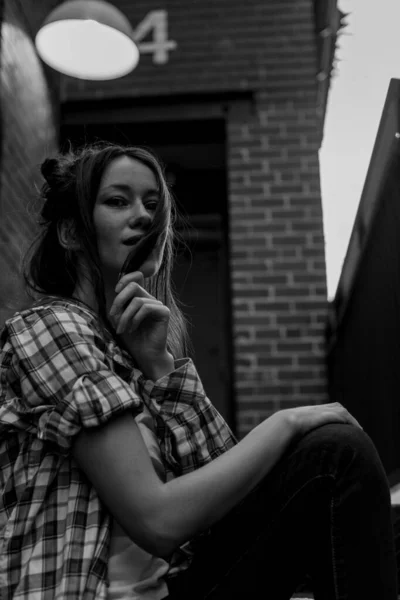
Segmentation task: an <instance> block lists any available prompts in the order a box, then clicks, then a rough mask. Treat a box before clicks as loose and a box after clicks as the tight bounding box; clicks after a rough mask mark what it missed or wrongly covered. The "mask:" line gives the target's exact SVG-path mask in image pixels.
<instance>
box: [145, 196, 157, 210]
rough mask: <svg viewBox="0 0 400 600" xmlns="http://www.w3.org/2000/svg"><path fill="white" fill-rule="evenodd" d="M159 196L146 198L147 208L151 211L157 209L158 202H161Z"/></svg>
mask: <svg viewBox="0 0 400 600" xmlns="http://www.w3.org/2000/svg"><path fill="white" fill-rule="evenodd" d="M159 201H160V200H159V198H157V197H155V198H149V199H148V200H146V202H145V206H146V209H147V210H150V211H154V210H156V209H157V206H158V203H159Z"/></svg>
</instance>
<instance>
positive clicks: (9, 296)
mask: <svg viewBox="0 0 400 600" xmlns="http://www.w3.org/2000/svg"><path fill="white" fill-rule="evenodd" d="M37 4H38V3H37V2H36V3H35V7H34V6H33V5H34V1H33V0H24V1H23V3H22V1H21V0H19V1H18V0H4V2H3V18H2V23H1V92H0V93H1V120H2V139H1V168H0V186H1V199H0V215H1V219H0V273H1V278H2V285H1V288H0V323H2V322H3V321H4V319H5V318H6V317H7V316H8V315H9V314H10V312H13V309H14V307H15V306H18V304H19V303H20V302H21V301H24V297H23V294H22V292H21V280H20V276H19V272H18V269H19V264H20V259H21V255H22V252H23V250H24V249H25V248H26V246H27V244H28V241H29V239H31V237H32V234H33V232H34V219H33V217H32V215H31V214H30V213H31V211H32V210H33V208H34V207H33V201H34V198H35V184H36V185H39V184H40V180H39V177H38V167H39V165H40V162H41V161H42V160H43V159H44V157H45V156H46V155H47V154H49V153H51V152H53V150H54V149H55V147H56V120H57V110H56V108H55V107H56V106H57V91H56V89H57V88H56V84H55V81H52V82H51V75H48V74H46V72H45V71H44V70H43V67H42V64H41V61H40V60H39V58H38V56H37V54H36V51H35V48H34V44H33V32H34V31H35V27H36V24H37V22H36V21H37V20H39V21H40V20H41V19H42V18H43V16H44V14H45V13H46V8H48V7H49V6H50V5H51V4H52V5H54V2H52V3H50V2H48V3H47V7H46V2H41V3H40V5H41V6H40V8H39V9H38V7H37ZM41 12H42V15H41V14H40V13H41ZM50 82H51V84H50Z"/></svg>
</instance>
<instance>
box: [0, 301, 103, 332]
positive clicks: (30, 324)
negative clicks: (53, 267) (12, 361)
mask: <svg viewBox="0 0 400 600" xmlns="http://www.w3.org/2000/svg"><path fill="white" fill-rule="evenodd" d="M27 331H30V332H31V333H36V334H37V335H43V334H45V333H47V334H50V335H51V336H52V337H57V336H58V335H60V334H62V333H67V332H68V333H70V334H74V333H76V334H77V335H78V336H87V335H88V334H89V335H90V336H95V335H100V336H104V335H105V331H104V328H102V327H101V323H100V319H99V317H98V315H96V313H95V312H94V311H92V310H91V309H90V308H89V307H86V306H85V305H83V304H80V303H78V302H75V301H73V300H69V299H63V298H57V297H53V296H48V297H45V298H41V299H40V300H38V301H36V302H34V303H33V304H32V305H31V306H30V307H29V308H25V309H24V310H22V311H18V312H16V313H15V314H14V315H13V316H12V317H11V318H9V319H8V320H7V321H6V322H5V325H4V329H3V332H7V333H8V335H9V336H11V337H12V336H15V337H21V336H23V335H24V333H26V332H27ZM4 335H5V334H4Z"/></svg>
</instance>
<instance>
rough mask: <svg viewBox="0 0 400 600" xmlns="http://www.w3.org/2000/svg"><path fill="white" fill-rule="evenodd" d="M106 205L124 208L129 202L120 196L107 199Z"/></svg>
mask: <svg viewBox="0 0 400 600" xmlns="http://www.w3.org/2000/svg"><path fill="white" fill-rule="evenodd" d="M105 203H106V204H108V205H109V206H117V207H123V206H126V205H127V204H128V201H127V200H126V199H125V198H121V197H120V196H113V197H112V198H107V200H106V202H105Z"/></svg>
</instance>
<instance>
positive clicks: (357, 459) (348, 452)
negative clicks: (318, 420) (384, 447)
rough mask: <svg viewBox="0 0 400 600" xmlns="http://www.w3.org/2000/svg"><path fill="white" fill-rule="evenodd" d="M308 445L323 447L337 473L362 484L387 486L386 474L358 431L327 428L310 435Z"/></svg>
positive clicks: (339, 426) (340, 426) (344, 427)
mask: <svg viewBox="0 0 400 600" xmlns="http://www.w3.org/2000/svg"><path fill="white" fill-rule="evenodd" d="M309 436H310V439H309V442H311V443H312V444H316V445H318V446H319V447H320V448H321V447H325V448H326V449H327V450H329V451H330V453H333V454H334V455H335V456H336V458H337V465H338V467H339V468H340V470H341V471H342V472H343V470H345V471H347V472H349V471H350V472H352V473H353V475H354V476H355V477H358V478H360V480H361V479H364V480H371V481H376V480H377V479H380V480H382V482H383V483H384V485H386V486H387V479H386V475H385V471H384V468H383V465H382V462H381V459H380V457H379V454H378V452H377V450H376V448H375V445H374V443H373V442H372V440H371V438H370V437H369V435H368V434H367V433H366V432H365V431H364V430H363V429H361V428H360V427H356V426H355V425H350V424H344V423H332V424H326V425H323V426H321V427H318V428H317V429H314V430H313V431H311V432H310V433H309Z"/></svg>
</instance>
